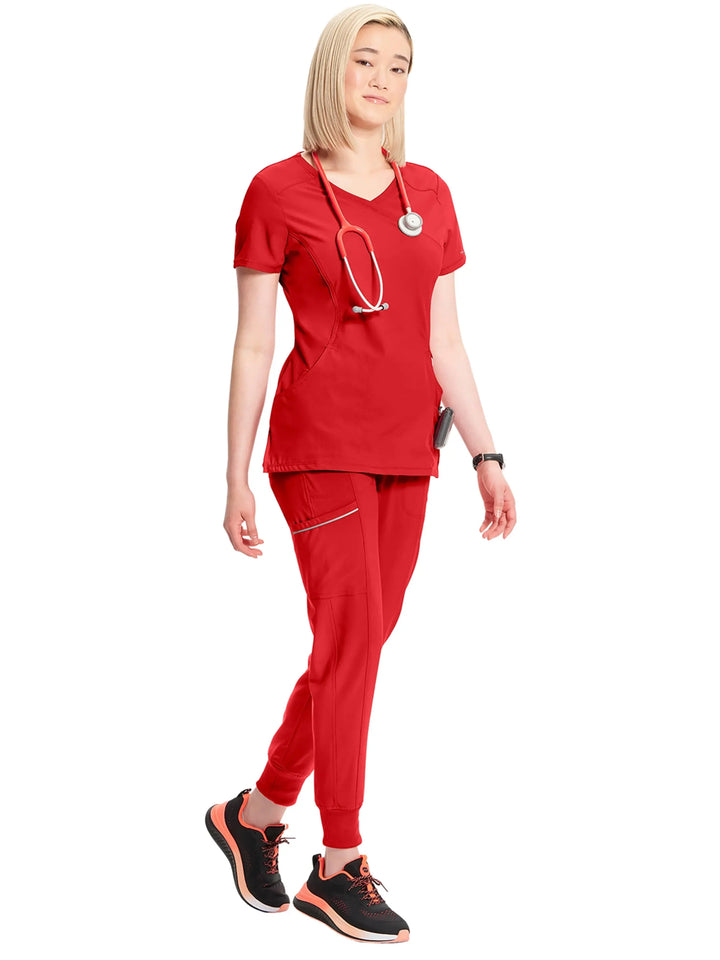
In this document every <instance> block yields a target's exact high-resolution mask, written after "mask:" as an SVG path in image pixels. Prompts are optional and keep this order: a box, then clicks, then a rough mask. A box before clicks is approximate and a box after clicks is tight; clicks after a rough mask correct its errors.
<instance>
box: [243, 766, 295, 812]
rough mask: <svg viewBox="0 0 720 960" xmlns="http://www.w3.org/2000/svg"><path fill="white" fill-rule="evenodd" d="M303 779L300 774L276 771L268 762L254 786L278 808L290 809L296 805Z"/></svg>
mask: <svg viewBox="0 0 720 960" xmlns="http://www.w3.org/2000/svg"><path fill="white" fill-rule="evenodd" d="M305 779H306V778H305V777H304V776H303V775H302V774H296V773H286V772H285V771H282V770H276V769H275V768H274V767H273V766H272V765H271V764H270V762H269V761H268V762H267V763H266V764H265V769H264V770H263V772H262V773H261V774H260V777H259V779H258V781H257V783H256V784H255V786H256V787H257V788H258V790H259V791H260V793H262V795H263V796H264V797H267V798H268V800H270V801H271V802H272V803H276V804H277V805H278V806H280V807H291V806H292V805H293V804H294V803H297V798H298V796H299V794H300V790H301V789H302V785H303V783H304V782H305Z"/></svg>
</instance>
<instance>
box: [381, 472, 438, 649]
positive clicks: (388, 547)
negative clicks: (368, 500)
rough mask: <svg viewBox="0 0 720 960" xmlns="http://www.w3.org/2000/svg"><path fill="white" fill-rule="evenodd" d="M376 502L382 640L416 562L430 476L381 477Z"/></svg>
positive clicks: (392, 622)
mask: <svg viewBox="0 0 720 960" xmlns="http://www.w3.org/2000/svg"><path fill="white" fill-rule="evenodd" d="M378 479H379V481H380V489H379V502H378V545H379V551H380V576H381V579H382V599H383V643H385V641H386V640H387V639H388V637H389V636H390V634H391V633H392V631H393V629H394V628H395V624H396V623H397V621H398V618H399V617H400V611H401V610H402V605H403V600H404V598H405V591H406V589H407V586H408V584H409V583H410V579H411V577H412V575H413V572H414V570H415V566H416V564H417V558H418V555H419V552H420V538H421V536H422V530H423V526H424V523H425V510H426V507H427V497H428V491H429V487H430V477H429V476H427V477H413V476H389V475H388V476H383V477H380V478H378Z"/></svg>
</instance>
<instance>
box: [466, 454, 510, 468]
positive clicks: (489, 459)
mask: <svg viewBox="0 0 720 960" xmlns="http://www.w3.org/2000/svg"><path fill="white" fill-rule="evenodd" d="M489 463H494V464H496V465H497V467H498V468H499V469H500V470H502V469H503V467H504V466H505V458H504V457H503V455H502V454H501V453H495V451H494V450H493V451H487V452H486V451H483V452H482V453H478V454H476V455H475V456H474V457H473V458H472V465H473V467H474V468H475V469H476V470H478V469H480V468H481V467H482V468H483V469H484V470H487V469H488V467H487V464H489ZM491 469H492V468H491Z"/></svg>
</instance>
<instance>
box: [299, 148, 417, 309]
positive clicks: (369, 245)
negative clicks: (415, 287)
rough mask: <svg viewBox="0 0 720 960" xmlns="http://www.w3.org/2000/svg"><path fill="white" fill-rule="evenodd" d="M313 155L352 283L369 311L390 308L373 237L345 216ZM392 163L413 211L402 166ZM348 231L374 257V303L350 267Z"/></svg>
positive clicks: (407, 204)
mask: <svg viewBox="0 0 720 960" xmlns="http://www.w3.org/2000/svg"><path fill="white" fill-rule="evenodd" d="M382 151H383V153H384V154H385V156H386V157H387V150H386V149H385V147H382ZM312 157H313V160H314V161H315V165H316V167H317V170H318V173H319V174H320V177H321V179H322V182H323V184H324V186H325V189H326V191H327V195H328V198H329V200H330V203H331V204H332V208H333V210H334V211H335V215H336V216H337V218H338V220H339V221H340V229H339V230H338V232H337V234H336V235H335V242H336V244H337V247H338V251H339V253H340V257H341V259H342V261H343V262H344V264H345V267H346V269H347V272H348V275H349V276H350V280H351V281H352V285H353V286H354V287H355V289H356V290H357V292H358V295H359V296H360V298H361V299H362V301H363V302H364V303H366V304H367V307H368V311H375V310H386V309H387V308H388V304H384V303H383V302H382V298H383V289H384V284H383V278H382V272H381V271H380V265H379V264H378V262H377V257H376V256H375V248H374V246H373V242H372V238H371V237H370V234H369V233H368V232H367V230H364V229H363V228H362V227H360V226H358V225H357V224H353V223H350V222H349V221H348V219H347V218H346V217H345V214H344V213H343V212H342V210H341V209H340V204H339V203H338V201H337V198H336V196H335V191H334V190H333V188H332V184H331V183H330V181H329V180H328V178H327V176H326V175H325V171H324V170H323V166H322V164H321V163H320V160H319V158H318V155H317V153H316V152H315V151H313V152H312ZM390 164H391V165H392V168H393V171H394V173H395V181H396V183H397V184H398V187H399V188H400V195H401V196H402V201H403V204H404V206H405V210H406V213H411V212H412V211H411V209H410V201H409V200H408V195H407V191H406V190H405V184H404V182H403V178H402V174H401V173H400V168H399V166H398V164H397V162H396V161H395V160H390ZM421 223H422V220H421ZM346 233H357V234H359V236H360V237H361V238H362V240H363V242H364V243H365V247H366V249H367V251H368V253H369V254H370V256H371V258H372V261H373V264H374V267H375V270H376V272H377V276H378V280H379V282H380V295H379V297H378V300H377V303H374V304H373V303H371V302H370V301H369V300H368V298H367V297H366V296H365V294H364V293H363V292H362V290H361V289H360V287H359V286H358V285H357V282H356V280H355V277H354V275H353V272H352V269H351V267H350V261H349V260H348V256H347V251H346V250H345V241H344V236H345V234H346ZM353 309H354V310H355V311H357V312H365V311H364V308H362V307H354V308H353Z"/></svg>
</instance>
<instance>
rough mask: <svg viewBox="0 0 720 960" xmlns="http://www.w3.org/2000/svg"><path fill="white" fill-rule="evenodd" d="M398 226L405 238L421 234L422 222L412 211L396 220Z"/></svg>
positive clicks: (418, 215) (417, 214)
mask: <svg viewBox="0 0 720 960" xmlns="http://www.w3.org/2000/svg"><path fill="white" fill-rule="evenodd" d="M398 226H399V227H400V229H401V230H402V232H403V233H404V234H405V236H406V237H417V236H418V235H419V234H420V233H422V228H423V221H422V217H421V216H420V214H419V213H415V212H414V211H413V210H411V211H410V213H405V214H403V216H402V217H400V219H399V220H398Z"/></svg>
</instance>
